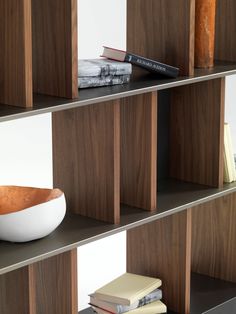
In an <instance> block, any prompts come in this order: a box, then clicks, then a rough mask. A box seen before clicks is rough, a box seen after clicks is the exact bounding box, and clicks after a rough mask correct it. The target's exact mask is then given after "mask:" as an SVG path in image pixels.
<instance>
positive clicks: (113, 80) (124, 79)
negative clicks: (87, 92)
mask: <svg viewBox="0 0 236 314" xmlns="http://www.w3.org/2000/svg"><path fill="white" fill-rule="evenodd" d="M129 81H130V75H115V76H114V75H107V76H84V77H79V78H78V87H79V88H88V87H101V86H111V85H119V84H127V83H129Z"/></svg>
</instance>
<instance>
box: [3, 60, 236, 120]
mask: <svg viewBox="0 0 236 314" xmlns="http://www.w3.org/2000/svg"><path fill="white" fill-rule="evenodd" d="M233 74H236V63H233V62H218V63H216V66H215V67H214V68H212V69H195V72H194V75H193V76H189V77H188V76H184V77H178V78H177V79H163V78H159V79H157V78H155V77H152V76H151V75H146V76H143V77H141V78H139V79H134V80H132V82H131V83H129V84H127V85H119V86H111V87H100V88H90V89H84V90H80V93H79V98H78V100H68V99H63V98H56V97H50V96H44V95H35V96H34V106H33V108H27V109H24V108H18V107H13V106H7V105H0V122H3V121H10V120H14V119H20V118H25V117H31V116H34V115H38V114H43V113H49V112H57V111H62V110H66V109H72V108H77V107H81V106H87V105H91V104H96V103H101V102H106V101H110V100H115V99H120V98H124V97H128V96H133V95H138V94H144V93H148V92H154V91H158V90H164V89H169V88H173V87H178V86H184V85H188V84H194V83H197V82H202V81H207V80H212V79H216V78H220V77H225V76H228V75H233Z"/></svg>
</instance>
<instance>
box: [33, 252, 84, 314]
mask: <svg viewBox="0 0 236 314" xmlns="http://www.w3.org/2000/svg"><path fill="white" fill-rule="evenodd" d="M29 268H30V272H31V277H32V281H31V284H32V288H33V291H34V294H33V295H32V301H33V306H32V314H65V313H66V314H77V313H78V304H77V250H76V249H75V250H73V251H69V252H67V253H64V254H61V255H57V256H55V257H52V258H49V259H47V260H44V261H42V262H38V263H36V264H32V265H31V266H29Z"/></svg>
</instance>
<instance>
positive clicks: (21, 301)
mask: <svg viewBox="0 0 236 314" xmlns="http://www.w3.org/2000/svg"><path fill="white" fill-rule="evenodd" d="M31 288H32V287H30V273H29V268H28V267H24V268H21V269H19V270H16V271H13V272H10V273H8V274H6V275H2V276H0V313H1V314H12V313H17V314H36V313H35V312H33V311H32V310H33V308H32V305H33V302H32V294H33V293H34V291H33V289H32V290H31Z"/></svg>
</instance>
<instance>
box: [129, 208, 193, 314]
mask: <svg viewBox="0 0 236 314" xmlns="http://www.w3.org/2000/svg"><path fill="white" fill-rule="evenodd" d="M190 264H191V210H188V211H184V212H181V213H179V214H176V215H172V216H168V217H166V218H163V219H160V220H157V221H155V222H153V223H150V224H147V225H143V226H141V227H138V228H134V229H131V230H129V231H128V232H127V271H128V272H132V273H135V274H141V275H147V276H153V277H157V278H160V279H161V280H162V290H163V300H164V302H165V303H166V304H167V306H168V309H169V310H173V311H175V312H177V313H184V314H189V311H190V272H191V270H190V268H191V267H190Z"/></svg>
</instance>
